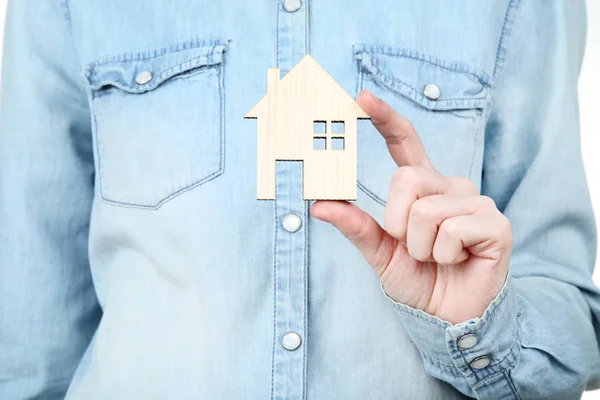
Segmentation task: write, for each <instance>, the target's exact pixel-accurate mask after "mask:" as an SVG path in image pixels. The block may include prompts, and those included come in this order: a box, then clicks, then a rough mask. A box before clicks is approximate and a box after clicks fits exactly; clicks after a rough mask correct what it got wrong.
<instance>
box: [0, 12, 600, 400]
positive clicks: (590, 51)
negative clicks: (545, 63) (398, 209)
mask: <svg viewBox="0 0 600 400" xmlns="http://www.w3.org/2000/svg"><path fill="white" fill-rule="evenodd" d="M14 1H18V0H14ZM5 8H6V0H0V21H2V22H1V26H0V28H2V29H1V30H0V41H1V40H2V32H3V31H4V29H3V27H4V22H3V21H4V13H5ZM587 11H588V37H587V44H586V53H585V59H584V62H583V70H582V73H581V79H580V81H579V100H580V115H581V140H582V150H583V160H584V163H585V166H586V171H587V177H588V181H589V185H590V191H591V193H592V200H593V202H594V208H595V210H596V214H597V218H596V223H597V224H598V226H599V230H600V105H599V102H600V0H587ZM1 63H2V55H0V68H1ZM594 281H595V282H596V284H597V285H600V256H599V257H598V261H597V263H596V270H595V272H594ZM583 399H584V400H600V391H594V392H587V393H585V394H584V396H583Z"/></svg>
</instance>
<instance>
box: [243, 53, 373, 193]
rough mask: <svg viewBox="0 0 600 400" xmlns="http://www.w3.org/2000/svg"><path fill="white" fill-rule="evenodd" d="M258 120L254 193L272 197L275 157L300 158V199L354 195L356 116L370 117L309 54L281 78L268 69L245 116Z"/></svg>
mask: <svg viewBox="0 0 600 400" xmlns="http://www.w3.org/2000/svg"><path fill="white" fill-rule="evenodd" d="M245 118H256V119H257V120H258V121H257V130H258V131H257V153H256V155H257V168H256V173H257V198H258V199H260V200H274V199H275V175H276V174H275V165H276V161H286V160H288V161H292V160H293V161H302V162H303V182H302V185H303V186H302V193H303V199H304V200H325V199H330V200H332V199H338V200H356V190H357V189H356V175H357V140H356V139H357V138H356V135H357V119H363V118H365V119H366V118H369V116H368V115H367V114H365V112H364V111H363V110H362V109H361V108H360V107H359V106H358V104H357V103H356V102H355V101H354V99H353V98H352V96H350V95H349V94H348V93H346V91H345V90H344V89H343V88H342V87H341V86H340V85H339V84H338V83H337V82H336V81H335V80H334V79H333V78H332V77H331V76H330V75H329V74H328V73H327V72H326V71H325V70H324V69H323V67H321V66H320V65H319V64H317V62H316V61H315V60H314V59H313V58H312V57H311V56H310V55H307V56H305V57H304V58H303V59H302V60H301V61H300V62H299V63H298V64H296V65H295V66H294V68H292V69H291V70H290V71H289V72H288V73H287V74H286V75H285V77H284V78H283V79H280V74H279V68H269V69H268V70H267V94H266V95H265V96H264V97H263V98H262V99H261V100H260V101H259V102H258V103H257V104H256V105H255V106H254V107H253V108H252V109H251V110H250V111H249V112H248V114H246V115H245Z"/></svg>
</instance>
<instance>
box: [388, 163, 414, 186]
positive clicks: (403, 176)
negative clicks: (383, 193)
mask: <svg viewBox="0 0 600 400" xmlns="http://www.w3.org/2000/svg"><path fill="white" fill-rule="evenodd" d="M418 181H419V173H418V171H417V169H416V168H415V167H411V166H406V165H405V166H402V167H400V168H398V169H397V170H396V172H395V173H394V176H393V177H392V183H393V184H396V185H408V186H414V185H416V184H417V182H418Z"/></svg>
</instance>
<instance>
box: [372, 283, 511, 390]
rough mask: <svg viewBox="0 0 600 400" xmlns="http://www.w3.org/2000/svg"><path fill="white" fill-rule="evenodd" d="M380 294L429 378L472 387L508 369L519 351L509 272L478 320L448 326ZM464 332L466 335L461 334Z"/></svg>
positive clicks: (448, 324)
mask: <svg viewBox="0 0 600 400" xmlns="http://www.w3.org/2000/svg"><path fill="white" fill-rule="evenodd" d="M381 290H382V291H383V293H384V295H385V296H386V297H387V298H388V299H389V301H390V302H391V303H392V304H393V306H394V307H395V308H396V309H397V310H398V315H399V317H400V319H401V320H402V324H403V325H404V328H405V329H406V331H407V333H408V335H409V337H410V339H411V340H412V342H413V343H414V344H415V346H416V347H417V349H418V350H419V352H420V353H421V356H422V358H423V360H424V362H425V369H426V370H427V371H428V372H429V373H430V374H432V375H433V376H435V377H437V378H439V379H442V380H445V381H448V382H450V381H454V380H456V378H457V377H459V376H463V377H464V378H466V380H467V382H468V383H469V385H470V386H471V387H472V388H473V387H475V386H477V384H478V383H479V382H481V381H483V380H487V379H488V378H489V377H490V376H492V375H496V374H500V373H502V372H504V371H506V370H508V369H511V368H512V367H513V366H514V365H515V364H516V362H517V360H518V358H519V354H520V349H521V328H520V324H519V321H518V317H519V313H518V310H517V301H516V293H514V290H513V285H512V278H511V277H510V276H509V277H508V278H507V279H506V282H505V283H504V286H503V287H502V290H500V292H499V293H498V295H497V296H496V298H495V299H494V300H493V301H492V302H491V303H490V305H489V306H488V308H487V309H486V310H485V312H484V314H483V316H482V317H481V318H474V319H470V320H468V321H466V322H463V323H460V324H457V325H452V324H451V323H449V322H447V321H443V320H441V319H439V318H437V317H434V316H432V315H430V314H428V313H426V312H424V311H421V310H417V309H415V308H412V307H410V306H407V305H405V304H402V303H398V302H396V301H395V300H393V299H392V298H391V297H389V296H388V295H387V293H386V292H385V291H384V289H383V286H382V287H381ZM467 335H469V336H467Z"/></svg>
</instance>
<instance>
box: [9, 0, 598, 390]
mask: <svg viewBox="0 0 600 400" xmlns="http://www.w3.org/2000/svg"><path fill="white" fill-rule="evenodd" d="M302 3H303V4H302V7H301V8H300V9H299V10H297V11H296V12H288V11H286V10H285V9H284V8H283V7H282V4H281V0H268V1H267V0H255V1H248V0H244V1H241V0H229V1H216V0H213V1H208V0H200V1H199V0H195V1H186V0H182V1H178V2H168V1H158V0H143V1H141V0H128V1H122V0H68V1H63V2H61V1H60V0H18V1H17V0H15V1H12V2H9V8H8V20H7V26H6V37H5V48H4V66H3V76H2V93H1V103H2V104H1V124H0V399H2V400H13V399H33V398H35V399H58V398H63V397H64V396H65V395H66V398H67V399H77V400H79V399H83V400H93V399H269V398H272V399H459V398H463V397H465V396H470V397H478V398H480V399H575V398H578V397H579V395H580V394H581V392H582V391H583V390H584V388H585V387H586V385H587V386H588V387H595V386H597V385H598V381H599V377H600V351H599V345H598V343H599V335H598V329H599V324H598V321H599V319H598V317H600V297H599V294H598V290H597V288H596V287H595V286H594V285H593V283H592V279H591V274H592V267H593V265H594V254H595V240H596V232H595V228H594V218H593V214H592V209H591V205H590V199H589V194H588V190H587V186H586V181H585V176H584V171H583V166H582V161H581V155H580V142H579V134H578V128H579V127H578V109H577V91H576V84H577V77H578V73H579V68H580V65H581V60H582V53H583V48H584V38H585V10H584V4H583V1H580V0H578V1H569V2H566V1H564V2H560V1H541V0H538V1H536V0H497V1H470V0H455V1H452V2H449V1H446V2H440V1H433V0H420V1H409V0H380V1H377V2H367V1H361V0H344V1H339V0H327V1H325V0H303V2H302ZM306 53H310V54H311V55H312V56H313V57H314V58H315V59H316V61H317V62H318V63H320V64H321V65H322V66H323V67H324V68H325V69H326V70H327V71H328V72H329V73H330V74H331V75H332V76H333V77H334V78H335V79H336V80H337V81H338V82H339V84H340V85H341V86H342V87H343V88H344V89H345V90H346V91H347V92H348V93H350V94H351V95H352V96H356V95H357V93H358V91H359V90H361V89H362V88H366V89H369V90H371V91H372V92H374V93H375V94H376V95H377V96H379V97H381V98H383V99H384V100H385V101H387V102H389V103H390V104H391V105H392V106H393V107H394V108H395V109H396V110H397V111H398V112H399V113H401V114H402V115H404V116H405V117H407V118H409V119H410V120H411V121H412V122H413V124H414V126H415V127H416V130H417V131H418V132H419V133H420V135H421V137H422V139H423V142H424V144H425V146H426V149H427V151H428V153H429V155H430V157H431V159H432V161H433V163H434V165H435V166H436V167H437V168H438V169H439V170H440V171H441V172H442V173H444V174H448V175H456V176H463V177H469V178H470V179H472V180H473V181H474V182H476V183H477V184H478V185H479V187H480V188H481V191H482V193H483V194H486V195H488V196H491V197H492V198H493V199H494V200H495V201H496V203H497V205H498V207H499V208H500V210H502V211H503V212H504V213H505V215H506V216H507V217H508V218H509V219H510V221H511V222H512V225H513V229H514V235H515V245H514V251H513V256H512V263H511V276H510V278H509V279H508V281H507V283H506V285H505V287H504V289H503V290H502V292H501V293H500V294H499V295H498V297H497V298H496V300H495V301H494V302H493V303H492V304H491V305H490V307H489V308H488V310H487V311H486V313H485V315H484V316H483V317H482V318H480V319H475V320H471V321H467V322H465V323H463V324H459V325H456V326H452V325H450V324H448V323H447V322H445V321H441V320H439V319H437V318H434V317H432V316H430V315H427V314H425V313H424V312H421V311H418V310H414V309H412V308H410V307H407V306H405V305H402V304H398V303H395V302H394V301H393V300H391V299H389V298H387V297H386V295H385V293H384V292H383V291H382V290H381V286H380V283H379V281H378V279H377V277H376V276H375V273H374V272H373V271H372V270H371V268H370V267H369V266H368V265H367V264H366V262H365V261H364V259H363V258H362V257H361V255H360V253H359V252H358V251H357V250H356V249H355V248H354V247H353V246H352V245H351V244H350V243H349V242H348V241H347V240H346V239H345V238H344V237H343V236H342V235H341V234H340V233H339V232H337V231H336V230H335V229H334V228H333V227H332V226H330V225H328V224H326V223H323V222H320V221H317V220H314V219H312V218H311V217H310V216H309V206H310V202H306V201H303V200H302V198H301V177H302V170H301V163H296V162H279V163H278V164H277V168H276V175H277V188H276V193H277V200H275V201H258V200H256V195H255V194H256V187H255V182H256V177H255V173H256V121H253V120H245V119H243V116H244V114H245V113H246V112H248V110H250V109H251V108H252V106H253V105H254V104H255V103H256V102H257V101H258V100H259V99H260V98H261V97H262V96H264V94H265V93H266V70H267V68H273V67H279V68H280V69H281V72H282V76H284V75H285V74H286V73H287V72H288V71H289V70H290V69H291V68H292V67H293V66H294V65H295V64H296V63H297V62H298V61H299V60H300V59H301V58H302V57H303V56H304V55H305V54H306ZM143 71H149V72H151V73H152V79H151V80H150V81H149V82H148V83H141V84H139V83H136V76H137V75H138V74H139V73H140V72H143ZM427 83H434V84H436V85H438V87H439V88H440V90H441V97H440V98H439V99H438V100H430V99H428V98H427V97H425V96H424V95H423V87H424V85H425V84H427ZM358 137H359V139H358V140H359V143H358V146H359V154H358V177H359V187H360V190H359V191H358V193H359V195H358V199H357V201H356V204H357V205H359V206H360V207H362V208H363V209H364V210H366V211H367V212H369V213H370V214H372V215H373V216H374V217H375V218H376V219H377V220H378V221H380V222H383V215H384V210H385V203H386V197H387V191H388V186H389V183H390V178H391V176H392V174H393V173H394V171H395V169H396V168H397V167H396V166H395V165H394V163H393V161H392V159H391V157H390V156H389V154H388V151H387V149H386V146H385V143H384V140H383V139H382V138H381V136H380V135H379V134H378V133H377V132H376V131H375V129H374V128H373V127H372V125H371V124H370V122H369V121H360V122H359V132H358ZM288 213H295V214H297V215H298V216H300V218H301V220H302V225H301V227H300V229H299V230H298V231H296V232H294V233H290V232H288V231H286V230H285V229H283V227H282V224H281V220H282V218H283V216H285V215H287V214H288ZM289 331H294V332H297V333H298V334H299V335H300V337H301V340H302V342H301V345H300V347H299V348H298V349H296V350H293V351H290V350H285V349H284V348H283V347H282V345H281V339H282V336H283V335H284V334H285V333H286V332H289ZM464 333H474V334H476V335H477V336H478V338H479V341H478V343H477V344H476V345H475V347H473V348H471V349H469V350H463V349H461V348H460V347H458V345H457V340H458V339H459V338H460V337H461V335H463V334H464ZM482 355H487V356H489V357H490V358H491V364H490V365H489V366H488V367H487V368H483V369H480V370H476V369H473V368H472V367H471V366H470V362H471V361H472V360H473V359H475V358H476V357H478V356H482Z"/></svg>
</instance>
